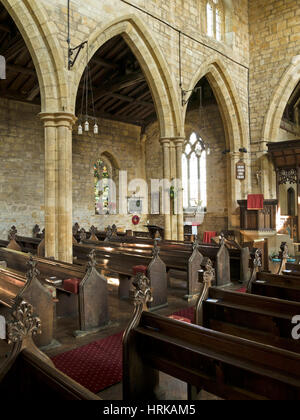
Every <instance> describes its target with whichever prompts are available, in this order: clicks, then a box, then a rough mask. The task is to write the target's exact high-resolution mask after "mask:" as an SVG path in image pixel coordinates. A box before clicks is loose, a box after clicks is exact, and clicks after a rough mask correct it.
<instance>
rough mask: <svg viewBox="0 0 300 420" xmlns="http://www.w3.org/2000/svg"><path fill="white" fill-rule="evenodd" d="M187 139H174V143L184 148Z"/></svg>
mask: <svg viewBox="0 0 300 420" xmlns="http://www.w3.org/2000/svg"><path fill="white" fill-rule="evenodd" d="M185 140H186V139H185V137H173V138H172V142H173V143H174V144H175V146H176V147H179V146H182V145H183V143H184V142H185Z"/></svg>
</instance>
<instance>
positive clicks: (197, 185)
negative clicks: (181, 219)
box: [182, 133, 207, 211]
mask: <svg viewBox="0 0 300 420" xmlns="http://www.w3.org/2000/svg"><path fill="white" fill-rule="evenodd" d="M206 156H207V150H206V146H205V144H204V141H203V140H202V139H201V137H199V136H198V135H197V134H196V133H192V135H191V136H190V138H189V140H188V141H187V142H186V143H185V145H184V152H183V155H182V182H183V206H184V209H185V210H186V211H188V210H189V209H191V210H192V209H195V208H197V207H201V208H203V209H205V208H206V205H207V193H206Z"/></svg>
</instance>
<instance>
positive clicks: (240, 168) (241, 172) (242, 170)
mask: <svg viewBox="0 0 300 420" xmlns="http://www.w3.org/2000/svg"><path fill="white" fill-rule="evenodd" d="M245 178H246V165H245V162H243V161H242V160H240V161H239V162H238V163H237V164H236V179H239V180H240V181H243V180H244V179H245Z"/></svg>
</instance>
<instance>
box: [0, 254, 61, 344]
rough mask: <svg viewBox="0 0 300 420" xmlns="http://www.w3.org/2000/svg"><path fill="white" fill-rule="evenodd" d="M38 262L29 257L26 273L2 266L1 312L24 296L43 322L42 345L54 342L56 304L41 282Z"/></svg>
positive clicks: (40, 341) (0, 277)
mask: <svg viewBox="0 0 300 420" xmlns="http://www.w3.org/2000/svg"><path fill="white" fill-rule="evenodd" d="M36 265H37V262H36V261H34V260H33V259H32V257H31V256H30V257H28V259H27V263H26V269H25V270H24V273H26V274H25V275H24V274H23V273H18V272H14V271H11V270H10V269H9V268H6V269H1V268H0V304H1V305H2V308H1V311H0V312H1V313H5V311H6V310H5V308H7V307H8V308H11V307H12V302H13V300H14V299H16V298H17V297H18V298H22V299H25V300H27V301H28V302H30V304H31V305H32V306H33V308H34V310H35V311H36V312H39V313H40V318H41V320H42V322H43V325H44V328H43V334H42V335H41V336H39V337H38V338H37V345H38V346H40V347H47V346H50V345H51V344H52V342H53V320H54V304H53V299H52V295H51V293H50V292H49V291H48V290H47V289H46V288H45V287H44V286H43V285H42V284H41V282H40V280H39V274H40V273H39V271H38V270H37V268H36Z"/></svg>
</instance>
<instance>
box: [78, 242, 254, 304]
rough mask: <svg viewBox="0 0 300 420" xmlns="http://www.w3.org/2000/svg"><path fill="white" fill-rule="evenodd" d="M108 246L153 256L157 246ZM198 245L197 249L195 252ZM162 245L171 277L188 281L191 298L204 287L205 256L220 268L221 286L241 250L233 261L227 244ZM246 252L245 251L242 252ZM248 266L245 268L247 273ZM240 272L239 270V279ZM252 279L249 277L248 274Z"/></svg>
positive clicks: (108, 246) (129, 252)
mask: <svg viewBox="0 0 300 420" xmlns="http://www.w3.org/2000/svg"><path fill="white" fill-rule="evenodd" d="M83 243H84V244H87V245H90V246H93V247H95V246H96V247H97V249H99V250H100V249H102V250H103V246H102V245H101V243H100V244H99V243H97V244H96V243H95V242H92V241H90V240H86V241H83ZM105 245H106V247H107V248H106V249H107V251H109V252H110V253H112V252H113V250H115V251H118V252H122V253H123V254H125V253H126V254H133V255H138V256H142V255H145V256H146V255H147V256H151V255H152V252H153V250H154V248H155V247H156V246H158V245H157V242H155V244H153V241H152V243H148V244H144V243H120V242H107V243H106V244H105ZM195 247H196V251H195ZM159 248H160V257H161V259H162V260H163V262H164V263H165V265H166V268H167V272H168V278H170V277H176V278H180V279H182V280H185V281H187V295H186V297H187V298H191V297H192V296H193V295H195V294H198V293H199V291H200V287H199V284H198V274H197V271H198V270H199V269H200V266H201V262H202V260H203V258H204V257H209V258H210V259H211V260H212V261H213V262H214V264H215V267H216V273H217V275H216V281H217V285H218V286H222V285H226V284H228V283H230V265H231V262H232V263H233V264H234V265H236V262H237V260H236V258H237V253H235V252H234V251H233V253H234V255H233V257H232V258H233V260H232V261H231V260H229V253H230V252H231V251H230V250H229V251H228V249H227V247H226V246H225V245H224V244H223V245H221V246H218V245H207V244H201V243H199V242H198V241H197V242H195V244H194V245H193V244H189V243H187V244H185V243H183V242H182V243H180V242H178V243H170V242H165V241H162V242H159ZM242 253H243V252H242ZM240 261H241V260H238V263H239V264H238V265H239V269H240ZM242 261H243V262H245V259H244V258H242ZM246 264H247V267H248V266H249V255H248V261H247V262H246ZM246 271H247V269H246V270H245V272H246ZM239 275H240V272H239V273H238V279H239V278H240V277H239ZM247 278H248V277H247Z"/></svg>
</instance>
